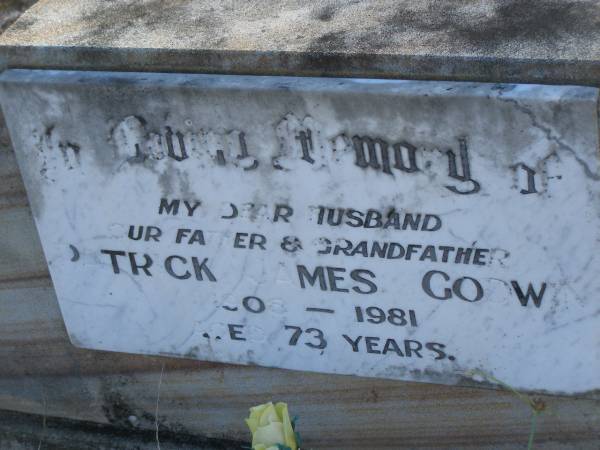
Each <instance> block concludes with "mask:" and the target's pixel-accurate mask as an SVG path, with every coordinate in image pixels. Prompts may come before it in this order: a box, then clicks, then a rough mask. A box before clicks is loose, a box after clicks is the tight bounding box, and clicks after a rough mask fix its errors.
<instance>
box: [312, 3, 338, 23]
mask: <svg viewBox="0 0 600 450" xmlns="http://www.w3.org/2000/svg"><path fill="white" fill-rule="evenodd" d="M335 11H336V10H335V6H334V5H332V4H329V5H325V6H323V7H321V8H319V9H317V10H316V11H315V12H314V17H315V18H316V19H317V20H321V21H323V22H328V21H330V20H331V19H333V16H334V15H335Z"/></svg>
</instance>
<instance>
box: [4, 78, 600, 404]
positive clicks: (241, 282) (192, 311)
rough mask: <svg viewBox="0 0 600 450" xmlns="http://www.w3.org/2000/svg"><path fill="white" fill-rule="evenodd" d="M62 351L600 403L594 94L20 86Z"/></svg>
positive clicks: (245, 82) (266, 84) (502, 88)
mask: <svg viewBox="0 0 600 450" xmlns="http://www.w3.org/2000/svg"><path fill="white" fill-rule="evenodd" d="M1 85H2V88H1V90H2V107H3V109H4V112H5V116H6V119H7V120H8V124H9V128H10V134H11V137H12V140H13V143H14V146H15V148H16V151H17V154H18V158H19V163H20V166H21V170H22V172H23V176H24V179H25V182H26V185H27V189H28V193H29V197H30V201H31V205H32V208H33V212H34V215H35V219H36V222H37V225H38V229H39V233H40V236H41V240H42V244H43V247H44V251H45V254H46V258H47V260H48V263H49V266H50V272H51V274H52V279H53V282H54V286H55V288H56V292H57V296H58V300H59V302H60V307H61V310H62V314H63V317H64V320H65V324H66V327H67V329H68V332H69V335H70V337H71V340H72V342H73V344H74V345H77V346H80V347H85V348H92V349H102V350H111V351H118V352H131V353H144V354H156V355H171V356H181V357H187V358H196V359H202V360H210V361H223V362H231V363H239V364H259V365H264V366H272V367H283V368H288V369H299V370H309V371H317V372H326V373H340V374H355V375H362V376H373V377H385V378H396V379H402V380H420V381H433V382H439V383H447V384H461V383H465V382H469V381H473V380H475V381H480V382H482V383H487V382H492V381H494V380H500V381H502V382H504V383H506V384H508V385H510V386H513V387H514V388H517V389H526V390H533V391H546V392H551V393H563V394H575V393H577V394H582V393H585V392H589V391H592V390H595V389H599V388H600V273H599V272H600V243H599V239H600V165H599V161H600V159H599V143H598V132H599V129H598V89H596V88H590V87H574V86H537V85H506V84H503V85H494V84H482V83H450V82H423V81H382V80H357V79H317V78H291V77H250V76H214V75H178V74H148V73H144V74H141V73H137V74H136V73H131V74H125V73H102V72H97V73H92V72H58V71H26V70H9V71H7V72H5V73H4V75H3V76H2V79H1Z"/></svg>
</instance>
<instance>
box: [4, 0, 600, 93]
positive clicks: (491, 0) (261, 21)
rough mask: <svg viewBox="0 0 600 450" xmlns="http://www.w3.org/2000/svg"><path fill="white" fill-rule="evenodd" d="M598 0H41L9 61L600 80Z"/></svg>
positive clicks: (17, 33)
mask: <svg viewBox="0 0 600 450" xmlns="http://www.w3.org/2000/svg"><path fill="white" fill-rule="evenodd" d="M599 21H600V4H599V3H598V2H597V1H595V0H537V1H529V2H524V1H521V0H445V1H438V0H321V1H306V0H284V1H282V0H250V1H235V0H223V1H218V2H215V1H213V0H172V1H169V4H168V5H165V4H164V2H161V1H155V0H119V1H110V2H107V1H105V0H60V1H57V0H41V1H40V2H38V3H37V4H36V5H35V6H34V7H33V8H31V9H30V10H29V11H27V13H26V14H24V15H23V16H22V17H21V18H20V20H19V21H18V22H17V23H15V24H14V25H13V26H12V27H11V28H10V29H9V30H8V31H7V33H5V34H4V35H3V36H2V37H1V38H0V63H3V64H5V65H8V66H10V67H26V68H49V69H87V70H124V71H133V70H138V71H156V72H158V71H160V72H164V71H168V72H189V71H193V72H209V73H231V74H233V73H238V74H257V75H258V74H262V75H282V74H283V75H312V76H317V75H319V76H320V75H325V76H353V77H379V78H382V77H384V78H388V77H390V78H407V79H426V80H427V79H441V80H449V79H452V80H466V81H489V82H520V83H532V82H533V83H535V82H538V83H554V84H592V85H596V86H597V85H598V84H599V83H600V44H599V43H600V27H598V23H599Z"/></svg>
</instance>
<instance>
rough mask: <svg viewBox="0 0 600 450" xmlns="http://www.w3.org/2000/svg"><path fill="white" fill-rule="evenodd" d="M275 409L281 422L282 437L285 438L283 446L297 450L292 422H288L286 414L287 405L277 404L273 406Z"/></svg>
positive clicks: (287, 413)
mask: <svg viewBox="0 0 600 450" xmlns="http://www.w3.org/2000/svg"><path fill="white" fill-rule="evenodd" d="M275 409H276V410H277V414H278V415H279V417H280V418H281V421H282V422H283V435H284V437H285V445H287V446H288V447H289V448H291V449H292V450H296V449H297V448H298V444H297V443H296V434H295V433H294V429H293V428H292V421H291V420H290V413H289V412H288V405H287V403H283V402H279V403H277V404H276V405H275Z"/></svg>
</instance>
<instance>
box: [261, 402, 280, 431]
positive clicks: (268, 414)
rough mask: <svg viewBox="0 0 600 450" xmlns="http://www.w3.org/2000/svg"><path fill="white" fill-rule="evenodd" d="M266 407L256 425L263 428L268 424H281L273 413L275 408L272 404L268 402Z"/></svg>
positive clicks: (275, 412)
mask: <svg viewBox="0 0 600 450" xmlns="http://www.w3.org/2000/svg"><path fill="white" fill-rule="evenodd" d="M266 405H267V407H266V408H265V409H264V410H263V411H262V413H261V415H260V419H259V420H258V425H259V426H261V427H264V426H265V425H268V424H269V423H270V422H281V420H280V419H279V417H277V411H275V406H274V405H273V403H271V402H269V403H267V404H266Z"/></svg>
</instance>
